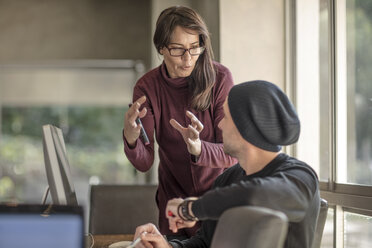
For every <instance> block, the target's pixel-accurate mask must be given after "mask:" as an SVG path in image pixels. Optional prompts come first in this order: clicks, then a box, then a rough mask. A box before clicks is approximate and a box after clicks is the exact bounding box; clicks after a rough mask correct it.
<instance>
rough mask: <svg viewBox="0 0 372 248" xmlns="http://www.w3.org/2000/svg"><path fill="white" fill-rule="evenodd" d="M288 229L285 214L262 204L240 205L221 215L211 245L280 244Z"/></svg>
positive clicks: (264, 247)
mask: <svg viewBox="0 0 372 248" xmlns="http://www.w3.org/2000/svg"><path fill="white" fill-rule="evenodd" d="M287 229H288V219H287V217H286V216H285V215H284V214H283V213H281V212H279V211H275V210H271V209H268V208H264V207H253V206H242V207H235V208H231V209H228V210H226V211H225V212H224V213H223V214H222V215H221V217H220V219H219V221H218V223H217V227H216V230H215V233H214V236H213V239H212V243H211V248H226V247H229V248H244V247H260V248H281V247H283V245H284V242H285V239H286V235H287Z"/></svg>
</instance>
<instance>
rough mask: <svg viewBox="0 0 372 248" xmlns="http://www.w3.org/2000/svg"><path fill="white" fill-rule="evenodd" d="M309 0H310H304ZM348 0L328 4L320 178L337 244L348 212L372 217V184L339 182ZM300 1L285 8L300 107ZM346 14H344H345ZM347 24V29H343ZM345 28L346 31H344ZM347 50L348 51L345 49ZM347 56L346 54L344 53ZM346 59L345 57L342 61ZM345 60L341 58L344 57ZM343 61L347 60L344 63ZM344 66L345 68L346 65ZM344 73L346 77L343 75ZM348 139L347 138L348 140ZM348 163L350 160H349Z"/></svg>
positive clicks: (292, 85)
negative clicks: (324, 149) (325, 145)
mask: <svg viewBox="0 0 372 248" xmlns="http://www.w3.org/2000/svg"><path fill="white" fill-rule="evenodd" d="M300 1H306V0H300ZM346 1H347V0H327V4H328V16H329V29H328V32H329V34H328V37H329V38H328V45H329V53H328V65H329V68H328V71H329V78H328V87H329V92H330V93H329V98H328V101H329V104H328V106H329V109H328V110H329V113H330V116H329V130H330V132H329V136H328V137H327V138H328V140H329V161H330V164H329V173H328V180H327V181H323V180H321V181H320V182H319V189H320V195H321V197H322V198H324V199H326V200H327V201H328V204H329V206H330V208H332V209H333V210H334V218H333V227H334V229H333V245H334V247H344V221H345V218H344V212H350V213H354V214H361V215H365V216H369V217H372V185H358V184H352V183H338V182H337V172H338V171H337V169H338V168H337V166H338V165H339V163H340V161H339V160H340V157H339V156H338V152H339V150H338V149H339V148H340V147H339V143H338V142H340V141H339V140H338V138H339V137H338V133H337V132H338V131H340V128H341V127H340V126H338V120H339V119H337V118H339V116H338V112H337V108H338V107H340V106H338V105H337V104H338V102H337V91H338V90H340V89H339V88H338V87H339V85H338V83H339V82H340V80H344V82H345V83H346V73H344V74H345V75H342V74H341V72H342V71H344V70H345V69H346V68H345V67H346V52H345V51H346V50H345V49H346V36H345V38H344V40H341V39H340V36H341V35H345V33H346V24H343V25H342V24H341V22H342V21H344V22H345V19H343V20H342V19H341V18H346V13H340V12H342V11H345V12H346ZM299 4H300V3H299V1H296V0H286V1H285V7H286V8H285V9H286V15H285V16H286V17H285V27H286V47H285V48H286V51H285V54H286V89H285V90H286V93H287V94H288V96H289V97H290V98H291V100H292V101H293V102H294V104H295V106H296V107H298V101H297V98H298V96H297V90H298V89H299V87H298V85H297V81H296V79H297V75H298V73H299V72H298V70H297V64H298V53H297V52H298V51H297V50H298V35H299V34H298V33H297V32H296V30H297V28H298V25H301V23H299V22H298V20H297V19H296V16H298V15H299V12H301V11H303V9H299V7H298V6H299ZM342 14H344V15H342ZM342 28H344V30H342ZM343 32H344V33H343ZM342 52H343V53H345V54H344V55H343V54H341V53H342ZM343 56H345V57H343ZM343 59H344V61H342V60H343ZM340 60H341V61H340ZM342 62H344V64H343V65H342ZM342 66H344V68H342ZM342 77H344V78H342ZM346 141H347V140H346ZM297 150H298V145H297V144H296V145H294V146H293V147H291V148H289V149H287V150H286V151H287V152H288V153H289V154H290V155H292V156H297V154H298V153H297ZM345 163H346V162H345Z"/></svg>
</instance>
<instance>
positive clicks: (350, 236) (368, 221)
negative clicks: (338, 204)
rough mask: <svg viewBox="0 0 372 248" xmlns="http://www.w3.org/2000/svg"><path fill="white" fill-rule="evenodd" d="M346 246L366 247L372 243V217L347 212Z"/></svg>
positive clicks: (353, 247)
mask: <svg viewBox="0 0 372 248" xmlns="http://www.w3.org/2000/svg"><path fill="white" fill-rule="evenodd" d="M344 216H345V234H344V237H345V240H344V247H348V248H365V247H371V244H372V218H371V217H369V216H365V215H359V214H352V213H348V212H345V214H344Z"/></svg>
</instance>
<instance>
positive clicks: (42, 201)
mask: <svg viewBox="0 0 372 248" xmlns="http://www.w3.org/2000/svg"><path fill="white" fill-rule="evenodd" d="M48 195H49V186H46V188H45V191H44V194H43V198H42V199H41V204H42V205H45V203H46V200H47V198H48Z"/></svg>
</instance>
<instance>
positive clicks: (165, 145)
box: [123, 6, 236, 238]
mask: <svg viewBox="0 0 372 248" xmlns="http://www.w3.org/2000/svg"><path fill="white" fill-rule="evenodd" d="M154 44H155V47H156V49H157V51H158V52H159V54H161V55H163V57H164V61H163V63H162V65H160V66H159V67H157V68H155V69H153V70H151V71H150V72H148V73H146V74H145V75H144V76H143V77H142V78H140V79H139V80H138V82H137V83H136V86H135V88H134V92H133V105H132V106H131V107H130V108H129V110H128V111H127V113H126V114H125V119H124V132H123V139H124V151H125V154H126V155H127V157H128V159H129V160H130V161H131V163H132V164H133V165H134V167H135V168H136V169H138V170H140V171H142V172H145V171H147V170H149V169H150V167H151V166H152V164H153V162H154V133H155V137H156V141H157V143H158V144H159V158H160V163H159V186H158V191H157V195H156V201H157V204H158V207H159V228H160V231H161V233H162V234H165V235H167V236H168V238H169V237H170V236H171V235H173V233H172V232H171V231H170V230H169V226H168V221H167V219H166V216H165V207H166V204H167V201H168V200H170V199H172V198H174V197H187V196H190V195H193V196H199V195H201V194H203V193H204V192H205V191H206V190H208V189H209V188H210V187H211V184H212V182H213V181H214V179H215V178H216V177H217V176H218V175H219V174H221V173H222V172H223V170H224V169H226V168H227V167H229V166H231V165H233V164H235V162H236V160H235V159H233V158H231V157H229V156H228V155H226V154H225V153H224V152H223V146H222V133H221V130H219V129H218V123H219V122H220V120H221V119H222V118H223V103H224V100H225V98H226V96H227V94H228V92H229V90H230V88H231V87H232V86H233V80H232V76H231V73H230V71H229V70H228V69H227V68H226V67H224V66H222V65H221V64H218V63H217V62H213V61H212V57H213V52H212V48H211V43H210V38H209V33H208V29H207V27H206V25H205V23H204V21H203V20H202V18H201V17H200V16H199V15H198V14H197V13H196V12H195V11H194V10H192V9H190V8H187V7H181V6H176V7H170V8H167V9H165V10H164V11H163V12H162V13H161V14H160V16H159V18H158V20H157V23H156V30H155V34H154ZM137 118H141V121H142V125H143V127H144V129H145V131H146V133H147V135H148V137H149V140H150V143H149V144H148V145H146V144H145V142H144V141H143V139H141V138H139V137H140V132H141V131H140V129H141V125H140V124H137V122H136V119H137ZM197 228H198V227H194V228H193V229H185V230H181V231H180V232H179V233H177V238H182V237H180V236H184V237H185V238H186V237H189V236H192V235H193V234H194V233H195V231H196V230H197Z"/></svg>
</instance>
